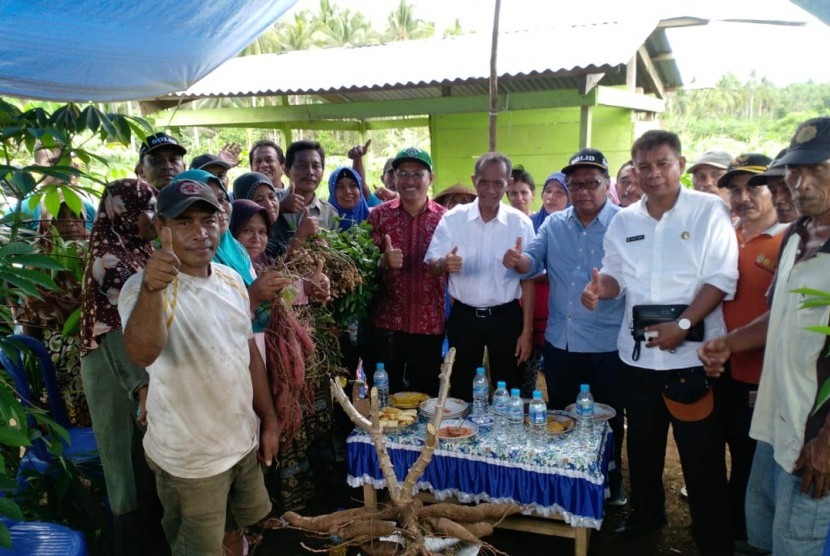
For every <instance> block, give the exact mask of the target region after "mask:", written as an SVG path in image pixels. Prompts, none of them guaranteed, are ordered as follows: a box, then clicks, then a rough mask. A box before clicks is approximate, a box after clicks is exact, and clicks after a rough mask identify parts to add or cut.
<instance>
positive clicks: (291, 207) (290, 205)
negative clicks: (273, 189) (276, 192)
mask: <svg viewBox="0 0 830 556" xmlns="http://www.w3.org/2000/svg"><path fill="white" fill-rule="evenodd" d="M304 208H305V199H304V198H303V196H302V195H298V194H296V193H294V184H293V183H292V184H290V185H289V186H288V195H286V196H285V198H284V199H283V200H282V201H280V212H283V213H294V212H302V211H303V209H304Z"/></svg>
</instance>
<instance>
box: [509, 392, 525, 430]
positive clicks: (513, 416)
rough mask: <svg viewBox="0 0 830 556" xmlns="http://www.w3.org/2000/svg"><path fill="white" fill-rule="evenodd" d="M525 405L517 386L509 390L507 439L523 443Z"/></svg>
mask: <svg viewBox="0 0 830 556" xmlns="http://www.w3.org/2000/svg"><path fill="white" fill-rule="evenodd" d="M524 418H525V406H524V402H523V401H522V396H521V395H520V394H519V389H518V388H512V389H511V390H510V399H509V400H508V401H507V426H508V438H507V439H508V440H510V441H512V442H514V443H516V444H522V443H524Z"/></svg>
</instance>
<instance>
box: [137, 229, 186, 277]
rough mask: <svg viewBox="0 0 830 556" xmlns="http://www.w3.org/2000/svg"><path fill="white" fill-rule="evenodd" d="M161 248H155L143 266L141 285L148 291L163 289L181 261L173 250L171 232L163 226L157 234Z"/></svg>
mask: <svg viewBox="0 0 830 556" xmlns="http://www.w3.org/2000/svg"><path fill="white" fill-rule="evenodd" d="M159 241H160V243H161V249H156V250H155V251H153V254H152V255H151V256H150V260H148V261H147V265H146V266H145V267H144V278H143V280H142V287H143V288H144V289H145V290H147V291H150V292H157V291H161V290H163V289H165V288H166V287H167V284H169V283H170V282H172V281H173V280H174V279H175V278H176V275H177V274H178V273H179V267H180V266H181V261H179V258H178V257H177V256H176V253H175V252H174V251H173V233H172V232H171V231H170V228H168V227H167V226H164V227H163V228H162V229H161V233H160V235H159Z"/></svg>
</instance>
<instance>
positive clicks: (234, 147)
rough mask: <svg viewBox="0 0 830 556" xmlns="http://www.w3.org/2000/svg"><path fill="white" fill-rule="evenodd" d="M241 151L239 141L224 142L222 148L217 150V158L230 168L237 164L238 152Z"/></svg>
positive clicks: (238, 160)
mask: <svg viewBox="0 0 830 556" xmlns="http://www.w3.org/2000/svg"><path fill="white" fill-rule="evenodd" d="M241 152H242V146H241V145H240V144H239V143H233V142H231V143H225V146H224V147H222V150H221V151H219V155H218V156H219V158H221V159H222V160H224V161H225V162H227V163H228V164H230V165H231V168H235V167H236V166H239V162H240V159H239V153H241Z"/></svg>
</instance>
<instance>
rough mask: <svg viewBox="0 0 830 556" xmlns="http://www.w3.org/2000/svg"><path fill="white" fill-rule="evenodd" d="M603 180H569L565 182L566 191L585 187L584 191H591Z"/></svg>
mask: <svg viewBox="0 0 830 556" xmlns="http://www.w3.org/2000/svg"><path fill="white" fill-rule="evenodd" d="M602 183H603V180H588V181H569V182H568V183H567V187H568V191H580V190H582V189H585V190H586V191H593V190H594V189H596V188H597V187H599V186H600V185H602Z"/></svg>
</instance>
